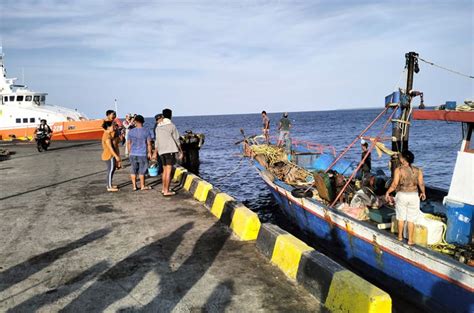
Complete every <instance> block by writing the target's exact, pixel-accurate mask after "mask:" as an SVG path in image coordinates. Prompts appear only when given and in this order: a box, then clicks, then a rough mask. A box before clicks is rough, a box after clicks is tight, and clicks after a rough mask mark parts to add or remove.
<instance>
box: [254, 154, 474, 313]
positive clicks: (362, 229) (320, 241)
mask: <svg viewBox="0 0 474 313" xmlns="http://www.w3.org/2000/svg"><path fill="white" fill-rule="evenodd" d="M255 165H256V167H257V169H258V171H259V173H260V176H261V177H262V179H263V180H264V181H265V183H266V184H267V186H268V188H269V189H270V191H271V193H272V195H273V197H274V198H275V200H276V201H277V202H278V204H279V206H280V207H281V209H282V211H283V213H284V214H285V215H286V217H287V218H288V220H289V221H290V222H291V223H292V224H294V225H295V226H297V227H298V228H299V229H300V230H301V231H302V232H303V233H305V235H306V236H307V237H308V238H310V240H311V241H314V243H315V244H317V245H319V246H323V247H324V248H325V249H326V250H327V251H328V252H329V253H330V254H332V255H334V256H335V257H338V258H340V259H342V260H344V261H345V262H347V263H348V264H349V265H350V266H351V267H353V268H354V269H355V270H358V271H360V272H361V273H363V274H364V276H366V277H368V278H370V279H372V280H374V281H375V282H377V284H378V285H379V286H380V287H381V288H383V289H385V290H387V291H389V292H396V293H397V294H399V295H402V296H405V298H406V299H407V300H409V301H411V302H414V303H415V304H417V305H419V306H421V307H424V308H427V309H429V310H433V311H443V312H474V293H473V291H474V289H473V286H474V273H473V271H472V269H471V268H469V267H468V266H466V265H464V264H461V263H459V262H457V261H454V260H452V259H450V258H448V257H446V256H443V255H440V254H438V253H435V252H433V251H430V250H428V249H425V248H422V247H418V246H414V247H412V246H408V245H407V244H404V243H401V242H398V241H397V240H396V238H395V237H394V236H390V235H389V234H383V233H382V232H381V231H379V230H378V229H377V228H375V227H373V226H372V225H370V224H367V223H363V222H361V221H358V220H355V219H353V218H351V217H350V216H347V215H345V214H344V213H342V212H338V211H336V210H332V209H329V208H327V207H326V206H325V205H324V204H322V203H320V202H318V201H316V200H313V199H311V200H309V199H301V198H295V197H293V196H292V195H291V190H292V187H291V186H288V185H286V184H285V183H283V182H281V181H279V180H277V179H271V178H269V177H271V174H270V175H268V172H267V174H266V175H265V174H263V173H264V172H265V171H266V170H265V168H264V167H263V166H262V165H260V164H259V163H258V162H257V161H255Z"/></svg>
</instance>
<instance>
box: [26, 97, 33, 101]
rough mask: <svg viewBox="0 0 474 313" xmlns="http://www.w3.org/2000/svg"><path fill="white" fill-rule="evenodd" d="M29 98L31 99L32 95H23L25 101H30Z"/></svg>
mask: <svg viewBox="0 0 474 313" xmlns="http://www.w3.org/2000/svg"><path fill="white" fill-rule="evenodd" d="M31 99H33V97H32V96H26V97H25V101H31Z"/></svg>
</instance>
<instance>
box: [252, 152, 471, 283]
mask: <svg viewBox="0 0 474 313" xmlns="http://www.w3.org/2000/svg"><path fill="white" fill-rule="evenodd" d="M254 163H255V165H256V167H257V169H258V170H259V173H260V174H261V175H260V176H261V177H262V179H263V180H264V181H265V182H266V183H267V184H269V185H270V186H271V185H275V188H273V187H272V186H271V187H272V188H273V189H275V190H276V191H277V192H278V193H280V194H281V195H282V196H284V197H286V198H287V199H289V200H290V201H292V202H293V203H295V204H296V205H298V206H301V207H302V208H303V209H304V210H306V211H308V212H310V213H311V214H314V215H316V216H317V217H318V218H320V219H324V216H323V215H320V214H319V213H318V212H316V211H314V210H313V209H311V208H308V207H307V206H306V205H304V204H303V203H301V202H298V201H296V200H295V199H294V197H293V196H292V195H291V190H288V189H286V188H284V187H282V186H277V185H276V184H274V183H273V182H269V181H267V180H268V178H267V179H266V177H265V175H263V172H262V170H267V169H266V168H265V167H264V166H263V165H261V164H260V163H259V162H258V161H257V160H255V159H254ZM274 180H276V181H279V182H282V181H281V180H279V179H278V178H274ZM282 183H283V184H285V183H284V182H282ZM285 185H287V184H285ZM287 186H289V187H291V188H294V187H292V186H290V185H287ZM279 188H282V189H284V190H285V191H287V192H290V194H289V195H288V194H286V193H285V194H283V193H281V192H280V191H279ZM304 199H305V200H306V201H309V202H310V203H312V204H313V205H315V206H316V207H319V208H320V209H323V210H327V211H329V212H330V213H331V214H332V215H334V216H335V217H336V218H338V219H348V220H350V221H352V222H353V223H354V224H355V225H357V227H360V228H365V229H366V230H367V231H368V232H369V233H372V235H376V236H377V239H379V238H378V237H382V238H381V239H383V240H387V241H388V242H390V243H391V244H393V245H395V246H399V247H401V248H403V249H404V250H405V251H403V254H407V253H416V254H417V255H419V256H421V257H423V258H426V259H429V260H431V261H432V262H435V263H438V264H441V265H444V266H446V267H448V268H449V269H450V270H455V271H457V272H458V275H463V276H464V275H465V276H467V277H466V279H462V277H461V278H460V279H459V278H458V279H459V280H456V279H455V278H452V276H448V275H446V274H443V273H441V272H439V271H435V270H433V269H431V268H429V267H427V266H426V265H424V264H422V263H421V262H419V261H418V262H417V261H414V260H412V259H410V258H409V256H404V255H402V254H400V253H399V252H397V251H394V250H393V249H391V248H389V247H387V246H384V245H382V243H381V242H379V241H376V243H377V245H378V247H379V248H380V249H381V250H383V251H385V252H387V253H389V254H391V255H393V256H395V257H398V258H401V259H403V260H404V261H406V262H408V263H410V264H412V265H414V266H416V267H418V268H420V269H422V270H424V271H427V272H429V273H431V274H433V275H435V276H437V277H439V278H441V279H443V280H446V281H448V282H450V283H453V284H455V285H457V286H459V287H461V288H463V289H465V290H467V291H470V292H473V291H474V284H473V285H472V286H470V285H467V284H466V282H465V281H464V280H467V283H469V279H468V277H470V278H471V279H470V281H471V282H474V271H472V269H471V268H470V267H469V266H468V265H466V264H463V263H460V262H458V261H455V260H453V259H451V258H449V257H448V256H446V255H443V254H441V253H437V252H434V251H431V250H430V249H428V248H425V247H422V246H408V245H407V244H405V243H403V242H399V241H398V240H396V238H394V237H392V236H390V235H389V234H386V233H384V232H381V231H380V230H379V229H378V228H376V227H375V226H373V225H371V224H369V223H363V221H359V220H357V219H355V218H353V217H351V216H349V215H347V214H345V213H344V212H340V211H337V210H336V209H334V208H330V207H328V206H327V205H325V204H324V203H321V202H319V201H317V200H315V199H312V198H304ZM331 223H332V224H333V225H336V226H337V227H338V228H340V229H341V230H342V231H345V232H347V233H348V234H350V235H351V236H355V237H357V238H359V239H361V240H363V241H365V242H367V243H369V244H371V245H373V244H374V241H373V240H370V239H368V238H366V237H363V236H362V235H361V234H359V233H358V232H354V231H353V230H348V229H347V228H346V227H343V226H342V225H340V224H339V223H337V221H334V220H333V219H331ZM461 280H462V281H461Z"/></svg>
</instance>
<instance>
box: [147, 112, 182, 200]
mask: <svg viewBox="0 0 474 313" xmlns="http://www.w3.org/2000/svg"><path fill="white" fill-rule="evenodd" d="M171 116H172V111H171V110H170V109H164V110H163V119H162V120H161V122H160V123H158V126H157V127H156V135H155V139H156V140H155V147H156V149H155V153H154V158H156V156H157V155H159V156H160V159H161V164H162V165H163V174H162V181H163V189H162V190H161V192H162V193H163V196H165V197H168V196H172V195H174V194H175V192H174V191H170V183H171V170H172V169H173V165H174V164H175V162H176V153H178V152H179V157H178V158H179V159H181V158H182V157H183V152H182V151H181V146H180V144H179V133H178V130H177V129H176V126H175V125H174V124H173V122H171Z"/></svg>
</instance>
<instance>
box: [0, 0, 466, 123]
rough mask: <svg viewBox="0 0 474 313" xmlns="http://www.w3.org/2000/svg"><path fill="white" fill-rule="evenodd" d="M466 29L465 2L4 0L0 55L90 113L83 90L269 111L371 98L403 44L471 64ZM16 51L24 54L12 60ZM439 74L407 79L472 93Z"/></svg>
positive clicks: (180, 107) (191, 107) (127, 101)
mask: <svg viewBox="0 0 474 313" xmlns="http://www.w3.org/2000/svg"><path fill="white" fill-rule="evenodd" d="M472 26H473V25H472V3H470V2H469V1H465V2H463V1H455V2H454V5H453V4H452V3H448V4H446V3H443V2H403V3H401V2H387V3H381V4H376V3H374V2H365V3H361V2H353V4H351V3H350V2H337V1H336V2H329V1H328V2H318V3H312V2H305V1H302V2H285V1H279V2H271V1H262V2H247V1H246V2H240V1H234V2H230V1H226V2H217V3H216V2H171V1H164V2H148V1H139V2H136V1H118V2H116V1H108V2H107V1H104V2H102V1H74V2H62V1H61V2H59V1H7V2H6V3H3V8H2V35H3V39H4V45H5V50H6V51H7V52H8V51H13V54H12V55H8V58H7V60H9V59H12V63H13V64H14V65H16V66H17V67H18V66H22V64H24V63H29V64H30V65H32V68H33V66H34V68H35V71H36V74H35V73H32V74H31V75H30V77H31V78H32V79H34V78H35V77H38V79H40V77H41V76H42V75H48V76H49V77H50V78H51V79H50V80H49V81H48V82H41V83H40V84H39V83H38V81H34V82H31V81H30V82H29V83H30V85H35V84H36V85H37V86H41V87H42V88H44V89H45V90H47V91H49V92H50V94H51V95H52V96H53V99H57V101H58V102H59V103H64V104H65V105H67V104H69V102H70V101H71V100H70V99H69V98H68V95H69V92H70V90H77V86H80V87H81V90H84V95H82V94H79V95H77V97H76V99H75V102H74V105H75V106H79V107H80V108H82V109H83V110H85V111H87V112H88V113H91V114H92V115H94V114H97V111H96V110H98V109H97V106H92V105H91V104H90V95H91V93H90V92H88V90H90V89H91V88H92V89H94V91H95V92H96V95H95V96H96V97H97V100H96V101H99V102H101V103H106V102H107V101H109V100H108V99H110V98H112V99H113V98H114V97H119V98H121V99H123V101H121V102H122V103H124V105H130V108H132V107H136V104H137V103H140V106H141V110H142V111H143V113H144V114H146V115H152V114H153V113H154V112H155V111H156V105H158V106H159V105H160V104H159V103H160V102H164V103H168V104H171V105H174V106H176V107H177V111H178V113H181V114H194V113H200V114H206V113H232V112H234V113H236V112H247V111H252V112H255V111H259V110H260V108H259V107H256V106H255V105H256V103H258V104H259V105H260V104H261V103H264V104H265V105H266V108H267V110H269V111H284V110H311V109H328V108H342V107H346V108H347V107H352V106H375V105H378V104H380V103H382V101H383V95H384V94H386V93H388V92H390V89H391V88H392V87H393V85H394V83H395V82H396V80H397V79H398V75H399V74H400V71H401V70H402V68H403V65H404V64H403V62H404V60H403V55H404V53H405V52H407V51H409V50H415V51H418V52H420V53H422V54H424V55H426V57H427V58H428V57H431V58H432V59H433V60H436V61H439V62H444V64H448V65H449V64H452V66H458V68H459V69H460V70H463V69H465V70H466V71H470V72H472V59H471V55H472V54H473V51H472V49H473V48H472V44H470V43H469V42H471V43H472V41H473V40H472V39H473V35H472ZM469 35H470V38H471V40H470V41H469V40H467V39H469ZM466 37H467V39H466ZM22 51H25V52H28V53H29V55H28V56H29V57H28V60H27V61H26V60H24V59H19V58H16V57H15V52H19V53H18V55H24V54H23V53H21V52H22ZM36 52H38V54H36ZM45 54H47V55H48V57H49V58H48V59H46V60H45V59H44V56H45ZM453 55H455V56H456V57H455V58H454V59H453V57H452V56H453ZM7 66H9V65H8V64H7ZM425 70H426V74H427V75H428V73H429V74H430V75H431V74H432V75H433V76H436V75H438V74H440V77H441V73H436V72H431V71H428V70H427V69H426V67H425V66H424V67H423V70H422V72H423V75H424V72H425ZM443 75H444V76H443V78H436V79H432V78H431V79H430V78H421V74H420V75H419V76H420V79H419V80H418V77H417V82H419V86H422V87H423V88H424V91H425V94H426V95H427V99H428V100H429V99H430V95H435V96H434V97H433V98H432V100H433V101H438V102H439V101H442V100H441V99H442V98H441V97H442V94H441V92H440V90H439V88H436V87H435V88H434V87H432V83H433V82H440V81H442V82H443V83H446V86H447V87H450V88H451V89H453V90H455V91H456V92H457V93H459V97H461V98H465V97H469V96H472V93H473V91H472V83H469V82H465V81H458V80H457V78H454V77H448V78H446V77H447V76H446V74H444V73H443ZM65 77H67V79H64V78H65ZM54 83H56V84H60V85H61V88H57V86H58V85H56V86H55V85H54ZM123 85H126V86H128V87H129V88H121V87H120V86H123ZM92 86H101V87H100V88H99V89H97V88H95V87H92ZM152 89H155V90H157V91H158V92H156V94H157V95H156V96H154V99H153V100H154V101H153V102H152V103H150V101H149V99H148V98H149V96H148V94H149V91H150V90H152ZM53 91H54V93H53ZM469 93H470V94H469ZM78 102H79V103H78ZM223 104H228V105H223ZM99 111H100V112H102V109H100V110H99Z"/></svg>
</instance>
